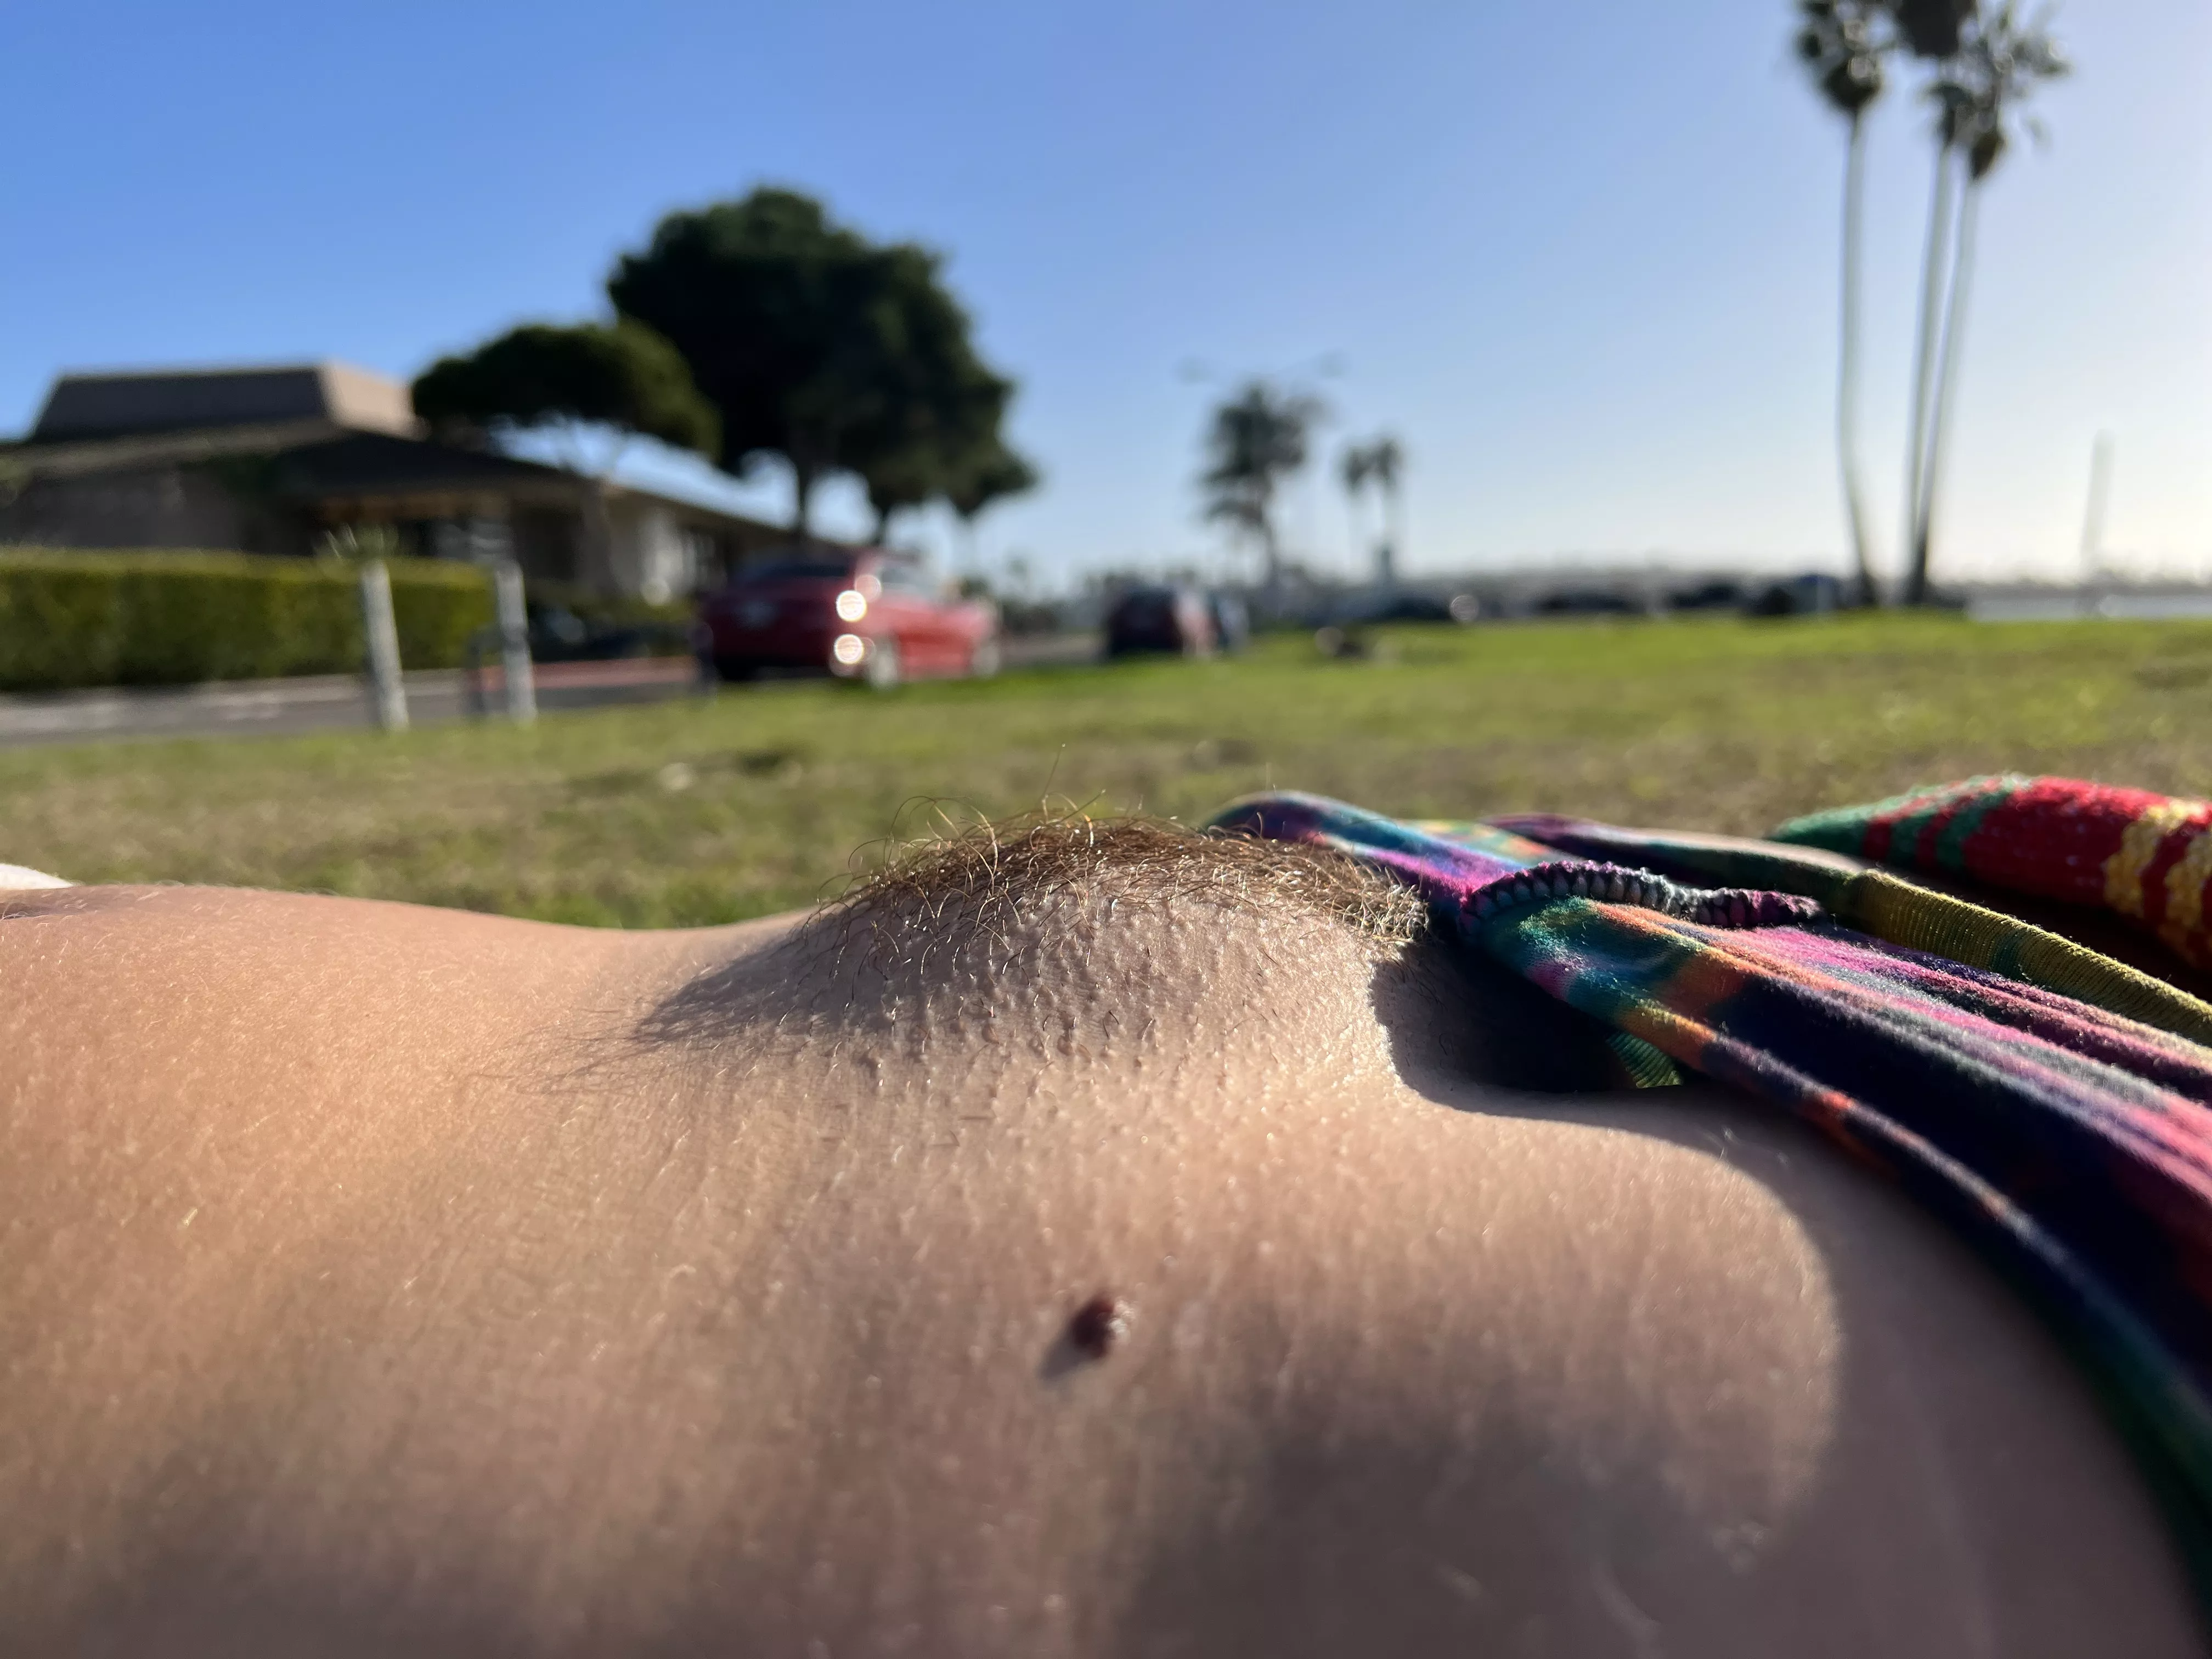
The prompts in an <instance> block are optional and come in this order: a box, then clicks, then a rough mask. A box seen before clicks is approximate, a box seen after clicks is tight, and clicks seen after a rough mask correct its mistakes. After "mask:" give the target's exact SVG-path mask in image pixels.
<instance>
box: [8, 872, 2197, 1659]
mask: <svg viewBox="0 0 2212 1659" xmlns="http://www.w3.org/2000/svg"><path fill="white" fill-rule="evenodd" d="M4 908H5V913H6V914H5V918H4V921H0V939H4V941H5V944H6V949H5V950H4V951H0V1055H4V1061H3V1062H0V1088H4V1095H0V1129H4V1134H5V1137H6V1141H5V1146H4V1150H0V1356H4V1364H5V1367H6V1369H5V1372H4V1375H3V1376H0V1515H3V1516H6V1517H7V1523H6V1524H5V1525H4V1526H0V1649H4V1650H6V1651H8V1652H9V1653H11V1654H64V1653H66V1654H72V1655H76V1654H86V1653H100V1654H140V1653H143V1654H161V1655H173V1654H202V1653H204V1654H225V1655H231V1654H252V1653H263V1652H266V1653H285V1654H295V1653H303V1652H306V1653H318V1654H337V1655H355V1654H361V1655H368V1654H401V1653H404V1654H408V1655H424V1654H455V1655H459V1654H471V1655H476V1654H521V1655H533V1656H534V1655H568V1654H580V1653H592V1652H608V1653H625V1654H627V1653H641V1652H650V1653H653V1654H690V1653H702V1654H703V1653H738V1654H749V1653H761V1654H787V1655H794V1656H815V1655H831V1656H846V1655H874V1654H892V1653H896V1654H914V1655H973V1654H996V1653H1004V1654H1021V1655H1048V1656H1058V1655H1066V1656H1093V1655H1096V1656H1109V1655H1113V1656H1119V1655H1164V1654H1190V1655H1212V1654H1268V1655H1297V1654H1316V1655H1323V1654H1326V1655H1339V1654H1350V1653H1358V1654H1362V1655H1376V1654H1385V1655H1387V1654H1397V1653H1454V1654H1458V1653H1499V1654H1523V1653H1526V1654H1577V1655H1579V1654H1607V1655H1610V1654H1623V1655H1638V1656H1641V1655H1653V1654H1683V1655H1722V1656H1727V1655H1738V1654H1741V1655H1746V1656H1749V1655H1760V1656H1765V1655H1772V1654H1779V1653H1787V1654H1792V1655H1824V1654H1834V1655H1864V1654H1871V1653H1881V1654H1885V1655H1905V1656H1914V1655H1928V1656H1939V1655H1940V1656H1943V1659H1954V1656H1960V1655H1980V1654H2004V1655H2043V1654H2048V1655H2053V1656H2057V1655H2068V1656H2073V1655H2080V1654H2083V1653H2091V1652H2094V1653H2110V1654H2131V1655H2134V1654H2142V1655H2156V1654H2167V1653H2172V1654H2181V1653H2187V1652H2194V1651H2197V1644H2198V1639H2199V1638H2198V1626H2197V1623H2196V1620H2195V1615H2194V1613H2192V1611H2191V1603H2190V1601H2189V1600H2188V1598H2187V1596H2186V1595H2185V1588H2184V1585H2183V1582H2182V1580H2181V1577H2180V1575H2179V1568H2178V1566H2177V1565H2176V1561H2175V1558H2174V1555H2173V1552H2172V1548H2171V1547H2170V1546H2169V1544H2168V1543H2167V1541H2166V1535H2165V1534H2164V1532H2163V1530H2162V1528H2161V1526H2160V1522H2159V1520H2158V1517H2157V1516H2156V1513H2155V1511H2154V1508H2153V1506H2152V1504H2151V1502H2150V1500H2149V1498H2148V1496H2147V1495H2146V1490H2145V1488H2144V1486H2143V1485H2142V1482H2141V1480H2139V1478H2138V1477H2137V1475H2136V1473H2135V1471H2134V1469H2133V1468H2132V1466H2131V1465H2130V1463H2129V1462H2128V1461H2127V1458H2126V1455H2125V1454H2124V1451H2123V1450H2122V1449H2121V1447H2120V1445H2119V1444H2118V1441H2117V1440H2116V1438H2115V1437H2113V1436H2112V1433H2111V1432H2110V1431H2108V1430H2107V1428H2106V1426H2105V1425H2104V1423H2103V1421H2102V1419H2100V1417H2099V1416H2098V1414H2097V1412H2096V1409H2095V1407H2094V1406H2093V1403H2092V1401H2090V1399H2089V1397H2088V1395H2087V1391H2086V1389H2084V1388H2083V1386H2082V1385H2081V1383H2079V1382H2078V1381H2077V1379H2076V1377H2075V1374H2074V1373H2073V1372H2072V1371H2071V1370H2069V1367H2068V1365H2067V1364H2066V1363H2065V1362H2064V1360H2063V1358H2062V1357H2061V1356H2060V1354H2059V1353H2058V1352H2057V1349H2056V1347H2055V1346H2054V1345H2053V1344H2052V1343H2051V1340H2049V1339H2048V1338H2047V1337H2046V1336H2045V1334H2043V1332H2042V1331H2041V1329H2040V1328H2039V1327H2038V1326H2037V1325H2036V1324H2035V1323H2034V1322H2033V1320H2032V1319H2031V1318H2030V1316H2028V1315H2027V1313H2026V1312H2025V1311H2023V1310H2022V1309H2021V1307H2020V1306H2018V1305H2017V1304H2015V1302H2014V1301H2013V1300H2012V1298H2011V1297H2010V1295H2009V1293H2008V1291H2005V1289H2004V1288H2003V1287H2002V1285H2000V1284H1998V1283H1997V1282H1996V1281H1995V1280H1994V1279H1991V1278H1990V1277H1989V1276H1988V1275H1987V1274H1986V1273H1985V1271H1984V1268H1983V1267H1981V1266H1980V1265H1979V1264H1978V1262H1977V1261H1975V1260H1974V1259H1973V1258H1972V1257H1971V1256H1969V1255H1966V1253H1964V1252H1963V1251H1962V1250H1960V1249H1958V1248H1957V1247H1955V1246H1954V1244H1953V1243H1951V1242H1950V1241H1949V1240H1948V1237H1945V1236H1944V1235H1942V1234H1941V1233H1940V1232H1939V1231H1936V1228H1935V1227H1934V1226H1933V1225H1932V1224H1930V1223H1929V1222H1927V1221H1925V1220H1924V1219H1923V1218H1922V1217H1921V1216H1920V1215H1919V1214H1917V1212H1914V1211H1913V1210H1911V1208H1910V1207H1908V1206H1906V1205H1905V1203H1904V1202H1903V1201H1902V1200H1899V1199H1898V1198H1897V1197H1896V1196H1894V1195H1893V1194H1892V1193H1890V1192H1889V1191H1888V1190H1887V1188H1884V1187H1882V1186H1881V1184H1880V1183H1879V1182H1876V1181H1875V1179H1873V1178H1872V1177H1870V1176H1867V1175H1865V1174H1863V1172H1861V1171H1859V1170H1856V1169H1854V1168H1852V1167H1850V1165H1849V1164H1846V1163H1845V1162H1844V1160H1843V1159H1842V1158H1840V1157H1838V1155H1836V1154H1834V1153H1833V1152H1831V1151H1830V1150H1829V1149H1828V1148H1827V1147H1826V1146H1825V1145H1824V1144H1822V1143H1820V1142H1818V1141H1816V1140H1815V1139H1813V1138H1811V1137H1810V1135H1809V1134H1808V1133H1803V1132H1802V1131H1800V1130H1799V1129H1797V1128H1796V1127H1794V1126H1792V1125H1790V1124H1788V1123H1784V1122H1778V1121H1772V1120H1771V1118H1770V1117H1768V1116H1767V1115H1765V1114H1764V1113H1763V1112H1762V1111H1761V1110H1760V1109H1759V1108H1757V1107H1755V1106H1754V1105H1752V1104H1750V1103H1745V1102H1742V1101H1740V1100H1738V1099H1736V1098H1735V1097H1731V1096H1729V1095H1727V1094H1725V1093H1723V1092H1721V1091H1717V1090H1715V1089H1712V1088H1710V1087H1707V1086H1704V1085H1693V1086H1692V1087H1688V1088H1684V1089H1680V1090H1674V1091H1663V1092H1662V1091H1653V1092H1647V1093H1644V1094H1638V1095H1627V1094H1615V1093H1608V1092H1605V1091H1583V1092H1580V1093H1565V1094H1562V1093H1547V1094H1532V1093H1527V1092H1521V1091H1516V1090H1514V1089H1511V1088H1509V1087H1506V1086H1504V1085H1503V1084H1501V1083H1499V1082H1498V1081H1496V1080H1494V1079H1497V1078H1498V1077H1499V1076H1501V1075H1506V1074H1518V1072H1519V1070H1521V1069H1523V1068H1520V1067H1518V1066H1516V1059H1519V1058H1525V1056H1516V1052H1515V1050H1516V1045H1518V1046H1521V1047H1528V1046H1530V1045H1536V1044H1543V1043H1552V1042H1558V1041H1559V1040H1560V1039H1559V1035H1558V1030H1557V1028H1556V1027H1555V1026H1553V1025H1551V1024H1546V1023H1544V1022H1542V1021H1541V1020H1539V1019H1538V1018H1537V1017H1536V1015H1535V1014H1534V1013H1532V1012H1530V1010H1529V1007H1528V1005H1527V1004H1524V1003H1522V1002H1521V1001H1519V1000H1516V997H1515V995H1514V994H1513V993H1514V991H1515V989H1516V987H1510V986H1503V985H1500V984H1499V983H1498V981H1494V980H1492V979H1490V978H1488V977H1486V976H1483V975H1480V974H1479V973H1478V972H1477V970H1475V969H1471V968H1469V967H1468V965H1466V964H1464V963H1460V962H1459V961H1457V960H1456V959H1455V958H1454V957H1450V956H1449V955H1447V954H1446V953H1445V951H1443V948H1442V947H1439V946H1434V945H1416V946H1413V947H1412V949H1411V950H1410V951H1394V950H1391V949H1389V948H1386V947H1383V946H1381V945H1376V944H1375V943H1374V942H1373V941H1371V940H1370V939H1367V938H1364V937H1363V936H1362V935H1360V934H1359V933H1356V932H1355V931H1353V930H1352V929H1351V928H1350V927H1346V926H1343V925H1341V924H1340V923H1337V922H1335V921H1329V920H1327V919H1325V918H1322V917H1320V916H1317V915H1314V914H1312V913H1310V912H1301V911H1297V910H1295V909H1285V910H1281V911H1271V910H1268V909H1267V908H1265V907H1261V908H1258V909H1243V908H1224V907H1221V906H1219V905H1216V904H1212V903H1208V902H1197V901H1162V902H1151V903H1139V902H1113V899H1112V896H1110V895H1096V896H1091V897H1087V898H1080V899H1063V900H1060V901H1057V902H1054V903H1053V904H1049V905H1045V906H1042V907H1039V908H1037V909H1036V913H1035V914H1032V915H1030V916H1029V917H1028V918H1027V920H1026V921H1024V922H1023V923H1022V925H1021V926H1019V927H1015V928H1013V929H1012V930H1005V929H1002V930H1000V932H999V933H996V934H994V935H993V936H991V937H988V938H983V937H969V938H967V939H964V941H955V942H954V943H952V944H950V945H948V946H947V947H946V948H945V950H943V951H939V952H937V953H935V954H934V955H933V956H932V957H928V958H927V959H924V960H919V961H902V962H887V961H885V960H883V959H881V958H879V957H873V956H872V955H871V954H870V953H869V952H868V951H866V950H865V949H861V948H858V947H857V946H854V945H853V943H852V941H851V940H850V939H848V940H847V941H846V945H847V948H844V949H842V950H837V949H832V948H829V946H828V945H825V944H824V938H825V936H824V935H823V934H822V933H819V932H818V931H817V932H815V933H808V932H806V931H805V930H802V929H799V927H797V926H796V924H795V922H794V921H793V919H791V918H782V919H778V920H774V921H764V922H758V923H751V924H747V925H745V926H743V927H733V928H722V929H714V930H708V931H703V932H696V933H613V932H596V931H590V930H583V929H567V928H559V927H547V926H543V925H538V924H533V923H526V922H520V921H507V920H502V919H498V918H492V917H485V916H479V915H465V914H460V913H455V912H447V911H437V910H429V909H422V908H410V907H406V906H398V905H384V904H374V903H368V902H356V901H349V900H340V899H330V898H313V897H301V896H283V895H276V894H270V893H257V892H243V891H228V890H209V889H189V888H182V889H179V888H171V889H81V890H58V891H53V892H27V893H22V894H20V895H16V896H14V897H13V898H12V899H9V900H8V901H7V902H5V906H4ZM1099 1297H1105V1298H1107V1299H1108V1301H1109V1303H1110V1304H1113V1307H1112V1310H1111V1316H1110V1317H1109V1316H1107V1315H1104V1314H1101V1313H1100V1312H1099V1310H1097V1309H1095V1308H1093V1309H1091V1310H1090V1312H1089V1314H1088V1315H1087V1317H1089V1318H1090V1319H1091V1323H1090V1324H1088V1325H1086V1324H1085V1323H1084V1322H1083V1319H1084V1317H1086V1315H1085V1310H1086V1304H1091V1303H1093V1302H1094V1300H1095V1299H1097V1298H1099ZM1101 1321H1103V1322H1105V1323H1106V1324H1109V1325H1112V1326H1114V1327H1115V1328H1113V1329H1112V1330H1111V1331H1110V1332H1109V1333H1108V1334H1105V1335H1103V1336H1101V1334H1100V1330H1101V1328H1102V1327H1101Z"/></svg>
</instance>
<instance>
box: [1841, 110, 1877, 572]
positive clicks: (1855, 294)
mask: <svg viewBox="0 0 2212 1659" xmlns="http://www.w3.org/2000/svg"><path fill="white" fill-rule="evenodd" d="M1865 197H1866V119H1865V116H1864V113H1863V112H1862V111H1859V110H1853V111H1852V112H1851V131H1850V143H1849V144H1848V145H1847V146H1846V147H1845V149H1844V234H1843V273H1842V280H1841V283H1840V284H1839V288H1840V301H1839V303H1840V309H1841V312H1842V316H1841V318H1840V319H1839V325H1838V330H1837V332H1838V347H1837V364H1836V460H1837V465H1838V469H1839V470H1840V471H1841V473H1842V475H1843V486H1844V519H1845V520H1846V521H1847V522H1848V524H1849V525H1850V532H1851V558H1852V562H1853V564H1854V566H1855V568H1857V573H1858V593H1857V603H1858V604H1860V605H1873V604H1875V602H1876V599H1877V597H1878V596H1877V594H1876V592H1875V584H1874V555H1873V550H1872V549H1871V548H1870V547H1869V544H1868V541H1869V538H1868V535H1867V514H1866V489H1865V486H1864V484H1863V483H1861V481H1860V477H1859V438H1858V424H1859V264H1860V246H1861V238H1860V234H1859V222H1860V220H1861V218H1862V217H1863V215H1862V213H1861V206H1862V204H1863V202H1864V200H1865Z"/></svg>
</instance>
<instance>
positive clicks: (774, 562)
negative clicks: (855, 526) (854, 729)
mask: <svg viewBox="0 0 2212 1659" xmlns="http://www.w3.org/2000/svg"><path fill="white" fill-rule="evenodd" d="M699 624H700V626H699V637H698V649H699V652H700V654H701V656H702V657H703V658H704V659H706V660H707V661H708V663H710V664H711V665H713V667H714V671H715V673H716V674H717V675H719V676H720V678H723V679H726V680H742V679H750V678H753V677H754V676H755V675H757V674H760V673H762V672H763V671H781V672H793V671H797V672H819V673H829V674H836V675H837V676H839V677H841V678H847V679H862V680H866V682H867V683H868V684H871V685H876V686H891V685H896V684H898V683H899V682H900V681H901V680H904V679H930V678H958V677H960V676H963V675H987V674H994V673H996V672H997V671H998V669H999V614H998V611H996V610H995V609H994V607H993V606H991V605H988V604H986V603H980V602H977V601H975V600H971V599H948V598H946V597H945V594H944V593H943V592H942V591H941V590H940V589H939V587H938V586H937V585H936V584H934V583H933V582H932V581H931V580H929V577H928V574H927V572H925V571H924V570H923V569H922V568H921V565H920V564H919V563H918V562H915V560H912V559H908V558H902V557H900V556H896V555H895V554H889V553H883V552H878V551H875V550H870V551H866V552H862V553H834V552H829V551H827V550H818V551H812V552H808V553H805V554H793V555H791V556H787V557H782V558H776V559H770V560H768V561H765V562H762V563H758V564H752V565H747V566H745V567H744V568H741V569H740V570H739V571H738V574H736V575H735V576H734V577H732V579H731V580H729V581H728V582H727V583H726V585H724V586H721V587H720V588H717V589H716V590H715V591H714V592H711V593H709V594H708V595H707V596H706V597H705V599H702V600H701V601H700V605H699Z"/></svg>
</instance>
